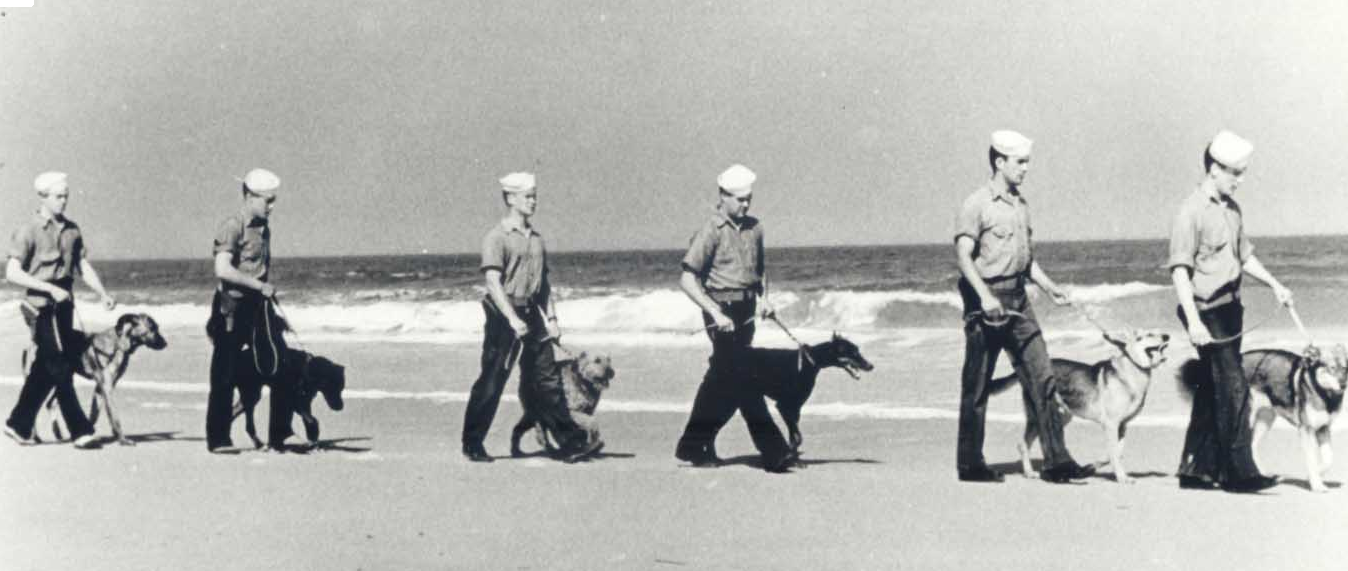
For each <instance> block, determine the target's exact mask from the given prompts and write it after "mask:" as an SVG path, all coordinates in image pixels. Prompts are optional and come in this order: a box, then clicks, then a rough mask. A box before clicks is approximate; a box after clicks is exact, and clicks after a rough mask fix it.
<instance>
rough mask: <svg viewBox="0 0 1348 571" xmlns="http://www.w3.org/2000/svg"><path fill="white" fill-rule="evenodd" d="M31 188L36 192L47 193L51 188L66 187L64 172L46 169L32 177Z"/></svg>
mask: <svg viewBox="0 0 1348 571" xmlns="http://www.w3.org/2000/svg"><path fill="white" fill-rule="evenodd" d="M33 188H34V189H36V190H37V192H38V194H47V193H48V192H51V191H53V190H57V189H62V188H66V173H63V172H58V171H47V172H44V173H42V174H40V175H37V178H34V179H33Z"/></svg>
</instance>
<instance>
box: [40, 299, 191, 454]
mask: <svg viewBox="0 0 1348 571" xmlns="http://www.w3.org/2000/svg"><path fill="white" fill-rule="evenodd" d="M85 341H86V343H87V344H86V345H85V347H84V350H83V351H81V352H80V356H79V359H78V360H77V361H76V362H75V369H74V372H75V373H76V374H78V375H79V376H81V377H84V378H86V379H89V380H91V381H93V382H94V398H93V402H92V403H90V405H89V424H91V425H96V424H97V423H98V413H99V410H100V409H99V404H98V403H99V402H100V401H102V402H103V407H104V408H107V409H108V423H109V424H111V425H112V437H113V439H115V440H116V441H117V443H118V444H121V445H123V446H133V445H135V442H132V441H131V440H130V439H128V438H127V437H126V433H124V432H122V421H121V418H119V417H118V415H117V409H116V407H115V406H114V405H113V398H112V393H113V389H116V388H117V381H119V380H121V378H122V375H123V374H125V373H126V366H127V365H128V364H129V363H130V362H131V354H132V353H135V352H136V349H138V348H140V347H141V346H145V347H149V348H151V349H154V350H155V351H158V350H160V349H163V348H164V347H167V346H168V341H165V340H164V336H163V335H160V334H159V324H157V323H155V321H154V318H152V317H150V316H149V315H146V314H144V313H125V314H122V316H121V317H119V318H117V324H116V325H113V326H112V327H109V328H107V329H104V330H103V331H100V332H98V333H95V334H93V335H89V336H87V337H86V339H85ZM28 355H29V353H28V352H25V353H24V357H23V360H24V368H25V370H26V369H27V366H28ZM55 407H56V395H52V396H51V397H49V398H48V399H47V405H46V408H47V413H48V414H50V415H52V432H53V433H54V434H55V435H56V438H57V439H58V440H59V439H61V426H60V422H59V421H58V420H56V418H57V417H59V416H60V415H59V414H55V410H54V409H55Z"/></svg>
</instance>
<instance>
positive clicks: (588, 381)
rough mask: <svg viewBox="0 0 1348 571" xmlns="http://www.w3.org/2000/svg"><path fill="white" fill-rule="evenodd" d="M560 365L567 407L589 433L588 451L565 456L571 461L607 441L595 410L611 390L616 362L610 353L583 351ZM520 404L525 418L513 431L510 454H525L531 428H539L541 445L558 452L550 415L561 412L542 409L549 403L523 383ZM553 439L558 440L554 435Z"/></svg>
mask: <svg viewBox="0 0 1348 571" xmlns="http://www.w3.org/2000/svg"><path fill="white" fill-rule="evenodd" d="M557 367H558V369H559V372H560V373H561V377H562V388H563V390H564V391H565V394H566V407H567V411H568V412H569V413H570V416H571V419H572V420H573V421H575V423H576V424H578V425H580V427H581V428H582V429H583V430H584V431H585V432H586V435H587V436H586V438H587V441H588V443H589V445H588V446H585V447H583V449H584V450H586V452H584V453H580V454H572V455H569V456H566V457H564V458H562V459H563V460H565V461H567V462H574V461H577V460H580V459H581V458H583V457H584V456H588V455H590V454H593V453H595V452H598V451H599V448H601V447H603V440H602V439H600V437H599V424H598V423H597V422H596V421H595V418H594V411H595V408H596V407H597V406H599V397H600V395H602V394H603V392H604V390H606V389H608V387H609V382H610V381H612V380H613V366H612V361H611V360H610V359H609V357H608V355H590V354H588V353H584V352H582V353H580V354H579V355H575V356H571V357H569V358H565V359H562V360H559V361H557ZM520 406H521V408H523V409H524V417H523V418H520V421H519V422H518V423H516V424H515V428H514V430H513V431H512V432H511V434H510V455H511V456H514V457H517V458H518V457H521V456H524V455H525V454H524V451H523V450H522V449H520V439H521V438H522V437H523V436H524V434H525V433H526V432H529V430H530V429H533V428H537V429H538V443H539V446H541V447H543V449H545V450H547V451H548V453H550V454H552V453H555V452H556V451H557V447H556V446H554V445H553V443H552V442H551V441H549V436H550V434H549V432H550V430H549V428H548V422H547V418H548V417H549V416H550V415H552V414H556V413H557V412H559V411H546V410H542V408H543V407H544V406H545V405H544V403H543V399H542V398H540V396H539V395H538V394H537V392H536V391H535V390H534V388H533V387H530V386H525V385H523V384H521V385H520ZM552 440H556V437H555V435H552Z"/></svg>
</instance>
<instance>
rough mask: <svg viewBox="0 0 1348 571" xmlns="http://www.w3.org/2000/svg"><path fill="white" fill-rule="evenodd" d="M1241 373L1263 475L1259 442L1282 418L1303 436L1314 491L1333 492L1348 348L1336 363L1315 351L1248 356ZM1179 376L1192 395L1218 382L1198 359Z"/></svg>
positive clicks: (1260, 352)
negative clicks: (1328, 477)
mask: <svg viewBox="0 0 1348 571" xmlns="http://www.w3.org/2000/svg"><path fill="white" fill-rule="evenodd" d="M1241 368H1242V369H1243V370H1244V371H1245V380H1246V381H1247V382H1248V383H1249V385H1250V417H1251V420H1252V422H1253V423H1254V427H1253V435H1252V437H1251V441H1250V451H1251V452H1252V453H1253V454H1254V461H1255V464H1256V465H1258V466H1261V468H1260V470H1261V471H1262V466H1264V465H1265V464H1264V463H1263V461H1262V460H1260V458H1259V441H1261V440H1263V438H1264V435H1266V434H1267V433H1268V429H1269V427H1271V426H1272V425H1273V421H1274V419H1276V418H1277V417H1279V416H1281V417H1283V418H1284V419H1286V420H1287V422H1288V423H1290V424H1291V425H1292V426H1295V427H1296V428H1297V431H1298V432H1299V433H1300V437H1301V438H1300V439H1301V452H1302V455H1303V456H1304V458H1305V461H1306V472H1307V481H1308V483H1309V484H1310V487H1311V491H1314V492H1326V491H1329V488H1328V487H1327V486H1325V481H1324V473H1325V472H1326V471H1328V470H1329V466H1330V464H1331V463H1333V461H1334V451H1333V448H1332V438H1333V426H1334V419H1335V418H1336V417H1337V416H1338V414H1339V411H1340V410H1341V409H1342V408H1343V395H1344V391H1345V388H1348V350H1345V349H1344V347H1343V345H1338V346H1335V347H1334V359H1333V361H1332V362H1330V361H1326V360H1325V359H1324V357H1323V356H1322V354H1321V352H1320V349H1319V348H1317V347H1314V346H1310V347H1307V348H1306V349H1305V350H1304V351H1302V353H1301V354H1300V355H1297V354H1296V353H1293V352H1291V351H1281V350H1277V349H1258V350H1254V351H1246V352H1245V353H1243V354H1242V355H1241ZM1179 377H1180V380H1181V388H1182V389H1184V390H1185V392H1186V394H1189V395H1190V396H1192V392H1193V390H1194V389H1195V388H1196V387H1198V386H1200V385H1201V384H1203V383H1210V382H1212V381H1211V380H1210V379H1211V376H1210V375H1209V374H1208V371H1207V370H1206V369H1204V368H1203V366H1202V364H1201V363H1199V362H1198V361H1195V360H1191V361H1187V362H1185V363H1184V364H1183V365H1181V366H1180V369H1179Z"/></svg>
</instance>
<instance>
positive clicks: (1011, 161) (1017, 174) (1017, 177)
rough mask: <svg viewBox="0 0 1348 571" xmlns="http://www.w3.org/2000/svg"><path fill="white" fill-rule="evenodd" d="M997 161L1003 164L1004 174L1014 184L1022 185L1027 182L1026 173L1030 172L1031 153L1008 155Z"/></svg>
mask: <svg viewBox="0 0 1348 571" xmlns="http://www.w3.org/2000/svg"><path fill="white" fill-rule="evenodd" d="M997 162H998V164H1000V165H1002V167H1001V172H1002V176H1003V177H1005V178H1006V182H1008V183H1010V184H1011V185H1012V186H1020V184H1021V183H1023V182H1025V175H1027V174H1029V173H1030V155H1024V156H1020V155H1007V156H1006V157H1004V158H1002V159H999V160H998V161H997Z"/></svg>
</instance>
